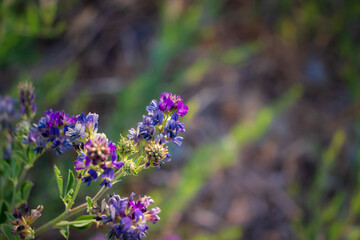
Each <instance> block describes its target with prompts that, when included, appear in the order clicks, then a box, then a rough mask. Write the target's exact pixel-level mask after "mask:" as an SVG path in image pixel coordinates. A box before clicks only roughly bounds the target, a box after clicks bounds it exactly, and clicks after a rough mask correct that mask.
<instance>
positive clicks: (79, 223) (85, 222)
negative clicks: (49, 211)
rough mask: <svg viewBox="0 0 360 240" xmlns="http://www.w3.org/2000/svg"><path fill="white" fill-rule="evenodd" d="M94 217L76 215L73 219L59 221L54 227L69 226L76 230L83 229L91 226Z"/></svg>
mask: <svg viewBox="0 0 360 240" xmlns="http://www.w3.org/2000/svg"><path fill="white" fill-rule="evenodd" d="M94 217H95V215H84V216H81V217H78V218H77V219H75V220H74V221H61V222H59V223H57V224H56V227H66V226H70V227H72V228H75V229H77V230H85V229H88V228H89V227H90V226H91V224H93V223H95V222H96V220H95V219H94Z"/></svg>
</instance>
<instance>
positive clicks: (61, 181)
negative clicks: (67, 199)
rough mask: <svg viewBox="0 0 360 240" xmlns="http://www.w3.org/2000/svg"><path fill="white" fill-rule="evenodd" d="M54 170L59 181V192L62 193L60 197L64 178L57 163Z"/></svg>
mask: <svg viewBox="0 0 360 240" xmlns="http://www.w3.org/2000/svg"><path fill="white" fill-rule="evenodd" d="M54 171H55V176H56V181H57V185H58V188H59V193H60V197H61V196H62V193H63V178H62V176H61V172H60V170H59V169H58V168H57V167H56V165H54Z"/></svg>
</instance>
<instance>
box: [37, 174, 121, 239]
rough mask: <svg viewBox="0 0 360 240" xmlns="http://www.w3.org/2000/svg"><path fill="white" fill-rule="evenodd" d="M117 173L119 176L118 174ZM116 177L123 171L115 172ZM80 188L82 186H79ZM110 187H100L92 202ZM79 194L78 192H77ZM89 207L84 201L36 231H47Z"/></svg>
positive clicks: (39, 232)
mask: <svg viewBox="0 0 360 240" xmlns="http://www.w3.org/2000/svg"><path fill="white" fill-rule="evenodd" d="M116 175H117V176H116ZM115 176H116V177H119V176H122V172H121V171H118V172H117V173H116V174H115ZM115 181H116V180H114V181H113V182H115ZM79 185H80V184H79ZM79 188H80V187H79ZM108 189H109V188H107V187H102V188H101V189H100V191H99V192H98V193H97V194H96V195H95V196H94V197H93V198H92V202H96V201H97V200H99V198H100V197H101V196H102V195H103V194H104V193H105V192H106V191H107V190H108ZM76 194H77V193H76ZM86 207H87V203H83V204H81V205H79V206H77V207H75V208H73V209H69V210H68V212H66V211H65V212H63V213H62V214H61V215H59V216H57V217H56V218H54V219H53V220H51V221H50V222H48V223H46V224H44V225H42V226H41V227H39V228H38V229H37V230H36V231H35V234H36V235H39V234H41V233H43V232H45V231H47V230H48V229H49V228H51V227H52V226H55V225H56V224H57V223H58V222H60V221H62V220H64V219H67V218H69V217H72V216H74V215H75V214H77V213H79V212H80V211H82V210H85V209H86Z"/></svg>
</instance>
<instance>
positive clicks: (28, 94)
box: [19, 82, 36, 119]
mask: <svg viewBox="0 0 360 240" xmlns="http://www.w3.org/2000/svg"><path fill="white" fill-rule="evenodd" d="M19 96H20V106H21V114H22V115H23V116H24V117H26V118H28V119H32V118H33V117H34V116H35V111H36V104H35V94H34V87H33V85H32V83H31V82H23V83H20V84H19Z"/></svg>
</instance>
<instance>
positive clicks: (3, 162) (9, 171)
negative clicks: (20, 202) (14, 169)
mask: <svg viewBox="0 0 360 240" xmlns="http://www.w3.org/2000/svg"><path fill="white" fill-rule="evenodd" d="M1 164H2V165H3V166H4V169H5V172H6V174H7V175H8V177H9V179H12V178H11V168H10V165H9V163H7V162H6V161H5V160H3V161H2V163H1Z"/></svg>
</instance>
